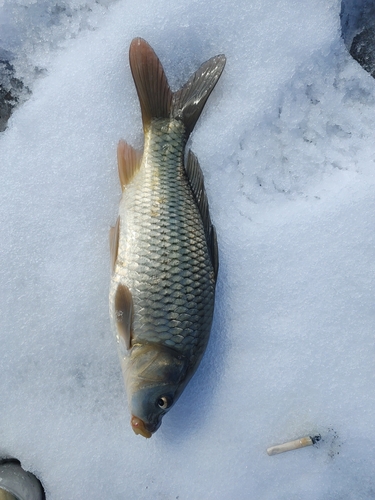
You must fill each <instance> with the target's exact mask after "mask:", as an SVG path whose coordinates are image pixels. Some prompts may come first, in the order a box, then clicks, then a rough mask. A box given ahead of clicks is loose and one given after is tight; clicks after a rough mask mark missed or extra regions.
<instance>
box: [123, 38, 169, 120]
mask: <svg viewBox="0 0 375 500" xmlns="http://www.w3.org/2000/svg"><path fill="white" fill-rule="evenodd" d="M129 61H130V68H131V71H132V75H133V79H134V83H135V86H136V89H137V93H138V98H139V102H140V105H141V111H142V121H143V129H144V130H145V129H147V127H148V125H149V123H150V121H151V118H168V117H169V116H170V108H171V102H172V91H171V89H170V88H169V84H168V81H167V77H166V76H165V73H164V69H163V66H162V65H161V62H160V61H159V58H158V56H157V55H156V54H155V52H154V51H153V49H152V48H151V47H150V45H149V44H148V43H147V42H146V41H145V40H143V38H134V40H133V41H132V43H131V44H130V49H129Z"/></svg>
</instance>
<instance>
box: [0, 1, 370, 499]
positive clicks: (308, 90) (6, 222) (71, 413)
mask: <svg viewBox="0 0 375 500" xmlns="http://www.w3.org/2000/svg"><path fill="white" fill-rule="evenodd" d="M12 5H13V6H14V8H15V9H16V7H17V8H18V10H17V12H22V13H23V15H22V16H20V15H18V17H17V16H13V18H11V17H10V14H9V12H10V7H11V6H12ZM47 5H48V2H43V1H39V0H38V1H37V0H33V1H31V0H28V1H26V0H23V1H21V0H18V1H17V2H13V4H11V3H10V2H7V1H4V2H2V3H1V4H0V8H1V9H2V10H0V20H2V21H1V22H2V24H4V26H5V27H6V28H7V29H6V30H4V31H3V33H8V34H10V33H13V35H14V37H13V39H12V40H13V42H12V44H13V45H10V35H9V36H8V38H7V40H8V41H9V44H8V45H6V44H5V42H4V40H1V42H2V45H1V46H2V48H3V49H5V50H7V51H11V52H12V53H13V54H14V60H15V65H16V67H17V75H18V76H20V77H21V76H22V75H26V76H25V79H26V81H27V83H28V85H29V86H30V87H31V88H32V95H31V97H30V98H29V100H28V101H27V102H25V103H24V104H22V105H21V106H19V107H18V108H17V109H16V111H15V112H14V114H13V116H12V117H11V119H10V122H9V127H8V129H7V130H6V131H5V132H4V133H2V134H1V137H0V158H1V169H2V182H1V185H0V207H1V210H0V220H1V224H0V240H1V242H2V245H1V246H0V261H1V263H2V266H1V283H2V286H1V289H0V294H1V302H0V303H1V314H0V335H1V346H2V377H1V379H0V387H1V392H0V393H1V395H2V396H1V409H2V411H1V415H0V435H1V442H0V456H1V457H16V458H18V459H19V460H20V461H21V463H22V465H23V467H24V468H25V469H27V470H29V471H31V472H33V473H35V474H36V475H37V476H38V477H39V478H40V479H41V481H42V483H43V485H44V487H45V490H46V495H47V499H48V500H56V499H66V498H71V499H79V498H90V499H102V498H109V499H111V500H116V499H124V498H137V499H158V498H160V499H177V498H178V499H179V500H183V499H189V500H190V499H192V500H195V499H202V498H204V499H215V500H220V499H223V500H224V499H228V498H236V499H267V500H271V499H275V500H276V499H277V500H283V499H285V500H286V499H288V500H291V499H292V500H294V499H296V500H297V499H298V500H300V499H303V500H317V499H322V500H323V499H327V498H329V499H333V500H335V499H342V498H345V499H356V500H357V499H370V498H373V497H374V491H375V480H374V477H373V465H374V460H375V453H374V449H375V424H374V418H373V415H374V413H375V398H374V382H375V371H374V354H375V349H374V333H373V331H374V319H375V306H374V278H375V276H374V273H375V244H374V243H375V237H374V216H373V214H374V213H375V197H374V189H375V172H374V160H375V156H374V145H373V131H374V130H375V113H374V110H375V109H374V108H375V97H374V96H375V82H374V79H372V78H371V76H370V75H368V73H366V72H365V71H364V70H363V69H362V68H361V67H360V66H359V65H358V64H357V63H356V62H355V61H354V60H353V59H352V58H351V57H350V55H349V54H348V52H347V49H346V48H345V45H344V41H343V39H342V38H341V25H340V9H341V4H340V2H339V1H337V0H298V1H297V0H288V1H287V0H279V1H277V2H275V0H253V1H252V2H251V3H250V2H248V0H243V1H241V0H236V1H235V2H230V3H229V2H225V1H222V2H220V1H219V2H211V1H209V0H207V1H206V2H198V1H195V0H185V1H184V2H178V1H177V2H174V3H173V4H172V3H170V2H168V1H166V0H158V2H156V1H154V0H151V1H146V0H139V1H138V2H137V3H136V4H135V3H134V4H132V5H130V4H129V2H126V1H122V0H119V1H117V2H109V1H107V2H104V1H101V2H99V3H96V2H94V1H92V2H83V1H78V0H75V1H72V0H70V1H69V0H65V1H62V0H61V1H60V2H59V3H58V4H56V5H59V6H60V7H61V8H64V9H65V10H61V8H60V10H59V11H58V12H60V14H59V15H57V14H53V13H52V14H48V12H47V10H48V9H47V7H46V6H47ZM352 8H353V7H352ZM46 9H47V10H46ZM90 9H91V10H90ZM12 12H13V13H14V11H12ZM61 12H63V13H64V12H65V13H67V12H68V13H69V15H65V14H61ZM47 14H48V15H50V16H52V17H48V16H47ZM46 19H47V21H48V22H47V21H46ZM51 20H52V21H53V22H54V23H55V24H53V23H52V26H55V28H56V27H57V28H56V29H53V28H51ZM135 36H142V37H143V38H145V39H146V40H147V41H148V42H149V43H150V44H151V45H152V46H153V47H154V49H155V51H156V52H157V54H158V55H159V57H160V58H161V60H162V62H163V65H164V67H165V70H166V72H167V75H168V77H169V80H170V83H171V85H172V87H174V88H177V87H179V86H180V85H181V84H182V83H183V82H184V81H186V80H187V78H188V77H189V75H190V74H191V73H192V72H193V71H194V70H195V69H196V68H197V67H198V66H199V65H200V63H202V62H203V61H205V60H206V59H208V58H209V57H211V56H213V55H215V54H218V53H225V54H226V56H227V66H226V69H225V71H224V74H223V76H222V78H221V80H220V82H219V84H218V86H217V88H216V89H215V91H214V93H213V94H212V96H211V97H210V99H209V101H208V103H207V106H206V109H205V111H204V113H203V115H202V117H201V119H200V121H199V122H198V124H197V126H196V129H195V131H194V133H193V135H192V138H191V142H190V146H191V147H192V149H193V150H194V152H195V153H196V154H197V156H198V158H199V160H200V163H201V166H202V169H203V171H204V174H205V179H206V187H207V192H208V197H209V201H210V207H211V216H212V220H213V221H214V223H215V225H216V228H217V232H218V240H219V250H220V271H219V280H218V286H217V300H216V309H215V318H214V325H213V329H212V335H211V340H210V344H209V347H208V350H207V353H206V355H205V357H204V359H203V361H202V364H201V366H200V368H199V370H198V372H197V374H196V375H195V377H194V379H193V380H192V381H191V383H190V385H189V386H188V388H187V389H186V391H185V392H184V394H183V395H182V397H181V399H180V400H179V402H178V403H177V404H176V406H175V407H174V408H173V409H172V410H171V412H170V413H169V414H168V416H166V417H165V419H164V420H163V424H162V426H161V428H160V430H158V432H157V433H156V434H155V435H154V436H153V437H152V438H151V439H150V440H145V439H143V438H141V437H139V436H135V435H134V433H133V431H132V430H131V428H130V425H129V413H128V410H127V407H126V396H125V390H124V386H123V381H122V376H121V370H120V365H119V362H118V357H117V353H116V347H115V341H114V339H113V335H112V333H111V331H110V326H109V316H108V286H109V245H108V229H109V226H110V224H113V223H114V222H115V219H116V215H117V207H118V202H119V197H120V187H119V183H118V179H117V171H116V170H117V166H116V144H117V141H118V139H120V138H121V137H122V138H125V139H126V140H127V141H129V142H130V143H132V144H133V145H135V146H140V145H141V143H142V134H141V118H140V111H139V105H138V102H137V97H136V92H135V88H134V84H133V82H132V78H131V74H130V70H129V65H128V61H127V51H128V47H129V44H130V41H131V40H132V38H133V37H135ZM17 37H18V38H17ZM21 39H22V40H21ZM20 40H21V41H20ZM24 44H26V45H24ZM26 46H27V47H28V51H26V52H27V57H25V53H26V52H25V47H26ZM43 54H44V55H43ZM35 68H39V69H40V68H42V70H43V71H36V70H35ZM316 434H321V436H322V441H321V442H320V443H319V444H318V445H316V446H314V447H309V448H305V449H301V450H296V451H293V452H289V453H287V454H283V455H278V456H274V457H269V456H268V455H267V454H266V448H267V447H269V446H271V445H274V444H278V443H282V442H284V441H288V440H292V439H296V438H298V437H302V436H305V435H316Z"/></svg>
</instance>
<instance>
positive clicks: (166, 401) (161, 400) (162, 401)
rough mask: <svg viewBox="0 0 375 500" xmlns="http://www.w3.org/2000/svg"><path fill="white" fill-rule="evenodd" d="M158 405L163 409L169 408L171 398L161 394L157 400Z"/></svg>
mask: <svg viewBox="0 0 375 500" xmlns="http://www.w3.org/2000/svg"><path fill="white" fill-rule="evenodd" d="M157 405H158V406H159V408H161V409H162V410H166V409H167V408H168V406H170V403H169V399H168V398H167V397H166V396H161V397H160V398H159V399H158V400H157Z"/></svg>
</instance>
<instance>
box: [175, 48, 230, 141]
mask: <svg viewBox="0 0 375 500" xmlns="http://www.w3.org/2000/svg"><path fill="white" fill-rule="evenodd" d="M225 62H226V58H225V56H224V55H223V54H221V55H219V56H215V57H212V58H211V59H209V60H208V61H206V62H205V63H203V64H202V66H201V67H200V68H199V69H198V70H197V71H196V72H195V73H194V74H193V75H192V76H191V77H190V79H189V81H188V82H187V83H185V85H184V86H183V87H182V89H180V90H179V91H178V92H175V93H174V94H173V102H172V116H173V117H174V118H180V119H181V120H182V121H183V122H184V124H185V127H186V130H187V133H188V135H190V134H191V132H192V130H193V128H194V126H195V124H196V123H197V121H198V118H199V117H200V114H201V113H202V110H203V108H204V105H205V104H206V101H207V99H208V98H209V96H210V94H211V92H212V91H213V89H214V87H215V85H216V84H217V82H218V80H219V78H220V75H221V73H222V72H223V69H224V66H225Z"/></svg>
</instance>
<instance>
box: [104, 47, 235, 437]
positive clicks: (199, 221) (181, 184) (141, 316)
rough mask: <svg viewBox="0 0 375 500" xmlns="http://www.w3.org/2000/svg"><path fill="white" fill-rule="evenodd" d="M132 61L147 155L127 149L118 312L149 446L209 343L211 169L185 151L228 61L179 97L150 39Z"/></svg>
mask: <svg viewBox="0 0 375 500" xmlns="http://www.w3.org/2000/svg"><path fill="white" fill-rule="evenodd" d="M129 62H130V69H131V72H132V76H133V79H134V83H135V87H136V90H137V94H138V98H139V103H140V107H141V114H142V123H143V133H144V147H143V151H139V150H136V149H134V148H133V147H132V146H130V145H129V144H127V143H126V142H125V141H123V140H120V142H119V143H118V148H117V161H118V171H119V178H120V184H121V188H122V197H121V201H120V206H119V212H118V218H117V221H116V224H115V226H114V227H111V229H110V251H111V282H110V292H109V309H110V318H111V324H112V329H113V331H114V334H115V338H116V343H117V347H118V352H119V356H120V361H121V366H122V372H123V376H124V383H125V388H126V392H127V397H128V404H129V409H130V413H131V427H132V429H133V430H134V432H135V433H136V434H140V435H142V436H144V437H145V438H149V437H151V436H152V434H153V433H154V432H155V431H156V430H157V429H158V428H159V427H160V425H161V422H162V418H163V417H164V415H165V414H166V413H167V412H168V411H169V410H170V409H171V408H172V407H173V405H174V404H175V403H176V401H177V400H178V398H179V396H180V395H181V393H182V392H183V390H184V389H185V387H186V385H187V384H188V382H189V380H190V379H191V377H192V376H193V374H194V373H195V371H196V369H197V368H198V365H199V363H200V361H201V359H202V357H203V354H204V352H205V349H206V347H207V343H208V339H209V335H210V330H211V325H212V319H213V313H214V302H215V287H216V281H217V274H218V267H219V257H218V245H217V236H216V230H215V227H214V226H213V224H212V222H211V218H210V213H209V206H208V199H207V194H206V191H205V187H204V179H203V174H202V170H201V168H200V165H199V162H198V159H197V157H196V156H195V155H194V153H193V152H192V151H191V150H189V151H188V152H187V154H186V152H185V148H186V143H187V140H188V138H189V136H190V134H191V132H192V130H193V128H194V126H195V124H196V122H197V120H198V118H199V116H200V114H201V112H202V110H203V107H204V105H205V103H206V101H207V99H208V97H209V95H210V94H211V92H212V90H213V89H214V87H215V85H216V83H217V82H218V80H219V78H220V76H221V74H222V71H223V69H224V66H225V62H226V58H225V56H224V55H218V56H215V57H213V58H211V59H209V60H208V61H207V62H205V63H203V64H202V65H201V66H200V68H199V69H198V70H197V71H196V72H195V73H194V74H193V75H192V76H191V77H190V79H189V80H188V81H187V83H186V84H185V85H184V86H183V87H182V88H181V89H180V90H178V91H176V92H172V90H171V89H170V86H169V84H168V80H167V77H166V75H165V72H164V69H163V66H162V64H161V62H160V60H159V58H158V57H157V55H156V54H155V52H154V50H153V49H152V48H151V47H150V45H149V44H148V43H147V42H146V41H145V40H144V39H142V38H135V39H134V40H133V41H132V42H131V45H130V49H129ZM185 156H186V161H185Z"/></svg>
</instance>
